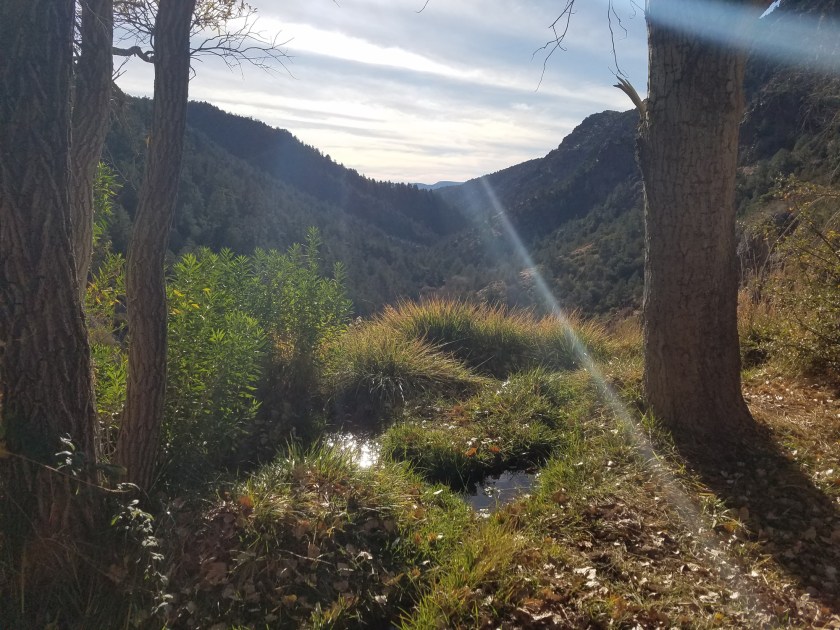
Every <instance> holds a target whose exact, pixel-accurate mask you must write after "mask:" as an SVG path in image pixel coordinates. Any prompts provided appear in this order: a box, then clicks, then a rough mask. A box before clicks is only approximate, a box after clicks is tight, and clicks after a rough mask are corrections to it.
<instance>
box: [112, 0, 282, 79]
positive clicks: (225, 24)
mask: <svg viewBox="0 0 840 630" xmlns="http://www.w3.org/2000/svg"><path fill="white" fill-rule="evenodd" d="M159 3H160V0H115V3H114V19H115V23H116V30H117V32H118V33H119V35H118V36H117V38H116V39H117V43H118V44H120V45H119V46H116V47H114V49H113V53H114V54H115V55H118V56H121V57H137V58H139V59H142V60H143V61H146V62H150V63H151V62H153V61H154V49H155V37H154V31H155V27H154V22H155V16H156V15H157V12H158V5H159ZM256 22H257V11H256V9H255V8H254V7H252V6H251V5H250V4H249V3H248V2H244V1H243V0H198V2H197V4H196V7H195V11H194V12H193V18H192V22H191V25H190V41H191V42H192V46H191V50H190V54H191V57H192V58H193V59H195V60H200V58H201V57H202V56H210V57H218V58H220V59H222V60H223V61H224V62H225V64H226V65H227V66H228V68H230V69H238V70H240V71H241V69H242V66H243V64H249V65H252V66H255V67H257V68H259V69H260V70H264V71H266V72H272V71H274V70H276V69H278V68H283V69H284V70H286V72H287V73H289V74H290V75H291V72H289V70H288V68H287V67H286V63H287V61H288V60H290V57H289V56H288V55H287V54H286V53H285V52H284V51H283V49H282V47H283V46H285V45H286V44H288V41H289V40H286V41H280V40H279V37H278V36H274V37H268V36H266V35H264V34H263V33H261V32H259V31H258V30H257V29H256ZM196 41H197V42H198V43H195V42H196Z"/></svg>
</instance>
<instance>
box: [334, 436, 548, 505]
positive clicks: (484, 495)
mask: <svg viewBox="0 0 840 630" xmlns="http://www.w3.org/2000/svg"><path fill="white" fill-rule="evenodd" d="M326 442H327V444H329V445H330V446H336V447H339V448H341V449H342V450H344V451H346V452H348V453H350V454H351V455H352V457H353V460H354V461H355V462H356V463H357V464H358V465H359V467H360V468H370V467H371V466H373V465H374V464H376V462H378V461H379V453H380V449H379V442H378V441H377V440H376V438H375V437H373V436H372V435H361V434H358V433H332V434H330V435H329V436H328V437H327V439H326ZM536 478H537V474H536V473H534V472H526V471H522V470H509V471H505V472H503V473H501V474H499V475H493V476H490V477H486V478H485V479H484V480H483V481H480V482H477V483H476V484H475V485H471V486H470V487H469V488H467V489H466V490H465V491H464V492H461V493H460V496H461V497H462V498H463V499H464V501H465V502H466V503H467V505H469V506H470V507H471V508H472V509H474V510H475V511H476V512H479V513H480V514H483V515H489V514H492V513H493V512H495V511H496V510H497V509H498V508H500V507H502V506H504V505H507V504H508V503H511V502H512V501H515V500H516V499H518V498H519V497H521V496H523V495H526V494H528V493H529V492H530V491H531V488H532V487H533V485H534V481H535V480H536Z"/></svg>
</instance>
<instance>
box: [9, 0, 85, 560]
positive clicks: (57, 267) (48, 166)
mask: <svg viewBox="0 0 840 630" xmlns="http://www.w3.org/2000/svg"><path fill="white" fill-rule="evenodd" d="M73 4H74V3H73V0H29V1H27V2H15V1H13V0H0V432H2V433H4V434H5V440H6V442H7V446H8V448H9V450H10V451H11V452H12V453H14V454H15V455H14V456H12V457H8V458H6V459H0V495H2V494H4V487H3V485H4V484H5V492H7V493H8V495H7V496H5V497H2V496H0V499H6V498H10V499H11V501H10V503H8V504H6V505H5V506H4V507H2V508H0V510H3V511H4V512H5V513H4V514H3V516H4V517H9V516H11V514H10V513H9V512H8V511H7V510H9V509H10V508H9V505H12V506H14V508H15V513H16V514H17V515H19V516H22V517H23V518H24V519H25V520H26V522H27V523H28V524H30V525H32V526H34V528H35V529H36V531H37V532H38V534H39V535H40V536H44V537H49V536H51V535H54V534H58V533H60V532H62V530H64V531H65V533H70V534H72V533H73V532H75V531H76V530H77V529H78V527H79V526H80V525H82V524H84V522H85V521H86V520H89V518H90V516H91V514H90V512H89V511H88V508H87V507H83V504H84V503H85V502H84V501H81V500H80V499H79V498H78V497H76V496H74V493H73V491H72V489H71V487H70V485H69V484H68V482H67V479H66V477H64V476H62V475H59V474H57V473H54V472H51V471H49V470H47V469H46V468H44V466H43V465H42V464H49V465H54V464H55V454H56V453H57V452H59V451H63V450H66V446H65V445H63V444H62V443H61V441H60V438H62V437H64V436H68V437H69V438H70V439H71V440H72V442H73V444H74V445H75V448H76V450H77V453H79V454H82V453H83V454H84V455H85V456H86V457H87V461H88V463H94V462H93V461H92V460H93V457H94V450H93V431H94V409H93V402H92V385H91V371H90V349H89V346H88V339H87V330H86V328H85V322H84V317H83V313H82V308H81V303H80V301H79V282H78V279H77V277H76V263H75V260H74V258H73V250H72V245H71V240H70V83H71V72H72V33H73V9H74V7H73ZM81 474H82V476H84V475H85V472H84V471H82V472H81ZM42 569H44V570H47V567H42Z"/></svg>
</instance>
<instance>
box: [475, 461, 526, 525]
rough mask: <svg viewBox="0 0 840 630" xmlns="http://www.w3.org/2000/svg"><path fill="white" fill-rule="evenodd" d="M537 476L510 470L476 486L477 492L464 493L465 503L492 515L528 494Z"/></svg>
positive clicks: (477, 510)
mask: <svg viewBox="0 0 840 630" xmlns="http://www.w3.org/2000/svg"><path fill="white" fill-rule="evenodd" d="M536 478H537V475H536V473H533V472H525V471H522V470H508V471H505V472H503V473H502V474H500V475H497V476H492V477H487V478H486V479H484V481H482V482H479V483H477V484H476V485H475V490H474V491H473V489H472V488H470V489H469V492H467V493H464V494H463V495H462V496H463V497H464V501H466V502H467V504H468V505H469V506H470V507H471V508H472V509H474V510H475V511H476V512H480V513H482V514H492V513H493V512H495V511H496V510H497V509H498V508H500V507H502V506H503V505H507V504H508V503H511V502H512V501H515V500H516V499H518V498H519V497H521V496H523V495H526V494H528V493H529V492H530V491H531V488H532V487H533V485H534V481H535V480H536Z"/></svg>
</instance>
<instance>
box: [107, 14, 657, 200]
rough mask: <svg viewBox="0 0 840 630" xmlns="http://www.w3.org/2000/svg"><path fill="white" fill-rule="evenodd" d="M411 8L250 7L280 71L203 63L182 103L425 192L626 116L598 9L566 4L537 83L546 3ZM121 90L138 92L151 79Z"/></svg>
mask: <svg viewBox="0 0 840 630" xmlns="http://www.w3.org/2000/svg"><path fill="white" fill-rule="evenodd" d="M424 1H425V0H341V1H340V2H339V3H334V2H329V1H328V0H319V1H317V2H315V1H313V2H306V3H287V2H280V1H279V0H261V1H260V2H255V4H257V6H258V9H259V12H260V16H261V18H260V21H259V22H258V27H259V28H260V29H262V30H264V31H266V32H271V33H275V32H280V33H281V35H280V37H281V39H288V40H289V43H288V45H287V49H288V52H289V54H290V55H291V56H292V59H291V61H290V65H289V71H290V74H284V73H278V74H277V75H267V74H264V73H261V72H259V71H257V70H248V69H247V68H246V69H245V73H244V78H243V76H240V75H239V74H238V73H237V74H232V73H230V72H228V71H227V70H226V69H225V68H224V67H222V66H220V65H219V64H217V63H216V62H214V61H213V60H207V61H206V62H204V63H202V64H200V65H198V64H196V71H197V72H196V77H195V79H194V80H193V82H192V84H191V88H190V89H191V97H192V98H194V99H199V100H207V101H210V102H213V103H216V104H217V105H218V106H219V107H221V108H223V109H226V110H228V111H232V112H235V113H239V114H243V115H247V116H253V117H255V118H258V119H261V120H264V121H265V122H267V123H268V124H270V125H274V126H278V127H284V128H286V129H289V131H291V132H292V133H293V134H295V135H296V136H298V137H299V138H300V139H301V140H303V141H304V142H306V143H308V144H311V145H314V146H316V147H318V148H319V149H321V150H322V151H324V152H325V153H328V154H330V155H331V156H332V157H333V158H334V159H336V160H337V161H340V162H343V163H344V164H346V165H347V166H350V167H352V168H356V169H357V170H359V171H360V172H362V173H364V174H366V175H369V176H371V177H375V178H377V179H390V180H394V181H424V182H429V183H431V182H434V181H437V180H440V179H449V180H463V179H468V178H470V177H475V176H478V175H481V174H484V173H488V172H493V171H496V170H499V169H500V168H504V167H506V166H510V165H512V164H515V163H518V162H521V161H524V160H527V159H531V158H534V157H539V156H541V155H544V154H545V153H546V152H548V151H549V150H551V149H552V148H554V147H556V146H557V144H558V143H559V142H560V141H561V140H562V138H563V137H564V136H565V135H566V134H568V133H569V131H571V129H572V128H573V127H574V126H575V125H576V124H577V123H579V122H580V121H581V120H582V119H583V118H584V117H585V116H587V115H589V114H591V113H594V112H597V111H601V110H604V109H626V108H627V107H628V106H629V103H628V102H627V101H626V97H625V96H624V95H623V94H621V93H620V92H619V91H618V90H615V89H614V88H612V87H611V83H612V82H613V77H612V74H611V69H614V61H613V58H612V43H611V41H610V35H609V29H608V27H607V22H606V6H607V5H606V2H605V0H597V1H595V2H592V1H590V2H581V3H579V4H580V6H581V8H580V11H579V13H578V14H576V15H575V16H574V22H573V25H572V29H571V30H570V34H569V39H568V40H567V42H566V49H567V50H566V51H558V52H557V53H556V54H555V55H554V56H553V57H552V58H551V59H550V60H549V62H548V63H547V64H546V67H545V75H544V76H543V60H544V54H545V53H544V51H543V52H541V53H537V54H536V55H534V53H535V51H538V49H539V48H540V46H542V45H543V44H544V43H545V41H547V39H548V37H549V35H550V31H549V30H548V29H547V27H548V25H549V24H550V23H551V22H552V21H553V19H554V17H556V15H555V13H556V12H557V3H556V2H554V1H549V0H532V1H529V2H525V1H524V0H506V1H505V0H459V1H458V2H444V0H431V1H430V2H429V4H428V6H426V8H425V9H424V10H423V11H422V12H420V13H418V11H419V10H420V9H421V8H422V7H423V2H424ZM628 4H629V3H628ZM339 5H340V6H339ZM623 17H624V19H625V24H626V25H627V26H628V27H629V28H628V33H627V36H626V38H624V33H623V31H621V30H620V29H618V30H617V32H618V35H619V38H622V39H618V40H617V41H616V44H617V50H618V53H619V55H620V57H619V60H620V63H621V65H622V69H623V70H624V71H625V72H627V73H628V74H629V75H630V78H631V80H633V81H634V83H636V84H637V87H638V88H639V89H640V90H641V91H643V90H642V88H643V87H644V83H645V50H644V23H643V19H642V17H641V16H640V15H637V16H636V17H635V18H633V16H632V15H631V13H629V12H628V14H627V15H625V16H623ZM541 79H542V82H541ZM121 85H123V88H124V89H126V90H127V91H129V92H130V93H146V94H147V93H149V91H150V90H151V81H150V75H149V73H148V72H145V73H135V72H133V71H132V72H129V73H128V74H126V76H125V77H123V79H122V80H121ZM538 87H539V89H537V88H538Z"/></svg>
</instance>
